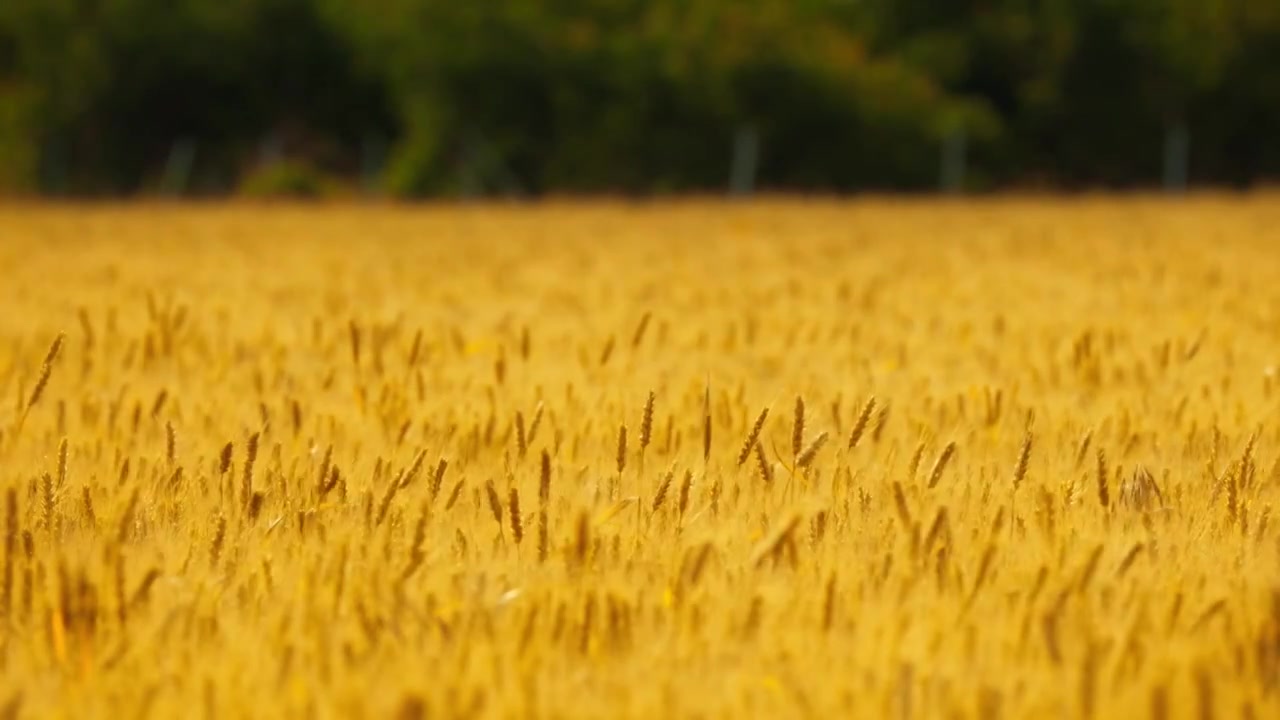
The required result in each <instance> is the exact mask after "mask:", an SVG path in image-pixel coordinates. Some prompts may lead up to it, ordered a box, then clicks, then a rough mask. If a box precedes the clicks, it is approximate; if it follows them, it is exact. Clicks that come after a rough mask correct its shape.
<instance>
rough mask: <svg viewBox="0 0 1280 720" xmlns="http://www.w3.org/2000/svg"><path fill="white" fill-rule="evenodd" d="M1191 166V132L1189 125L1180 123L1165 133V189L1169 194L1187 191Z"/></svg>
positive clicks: (1166, 129) (1167, 129)
mask: <svg viewBox="0 0 1280 720" xmlns="http://www.w3.org/2000/svg"><path fill="white" fill-rule="evenodd" d="M1190 165H1191V132H1190V131H1189V130H1188V129H1187V124H1186V123H1185V122H1183V121H1178V122H1176V123H1174V124H1172V125H1169V126H1167V127H1166V128H1165V131H1164V189H1165V192H1168V193H1181V192H1185V191H1186V189H1187V176H1188V171H1189V168H1190Z"/></svg>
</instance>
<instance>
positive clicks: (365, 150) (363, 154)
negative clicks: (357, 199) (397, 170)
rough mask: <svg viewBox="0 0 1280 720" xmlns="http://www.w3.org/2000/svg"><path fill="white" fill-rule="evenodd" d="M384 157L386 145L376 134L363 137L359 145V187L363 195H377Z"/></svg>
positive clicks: (384, 161)
mask: <svg viewBox="0 0 1280 720" xmlns="http://www.w3.org/2000/svg"><path fill="white" fill-rule="evenodd" d="M386 156H387V145H386V142H385V141H383V139H382V137H381V136H379V135H376V134H368V135H365V136H364V141H363V142H362V143H361V144H360V185H361V187H362V188H363V189H364V193H365V195H372V196H376V195H378V194H379V189H380V187H381V179H382V168H383V165H385V163H386Z"/></svg>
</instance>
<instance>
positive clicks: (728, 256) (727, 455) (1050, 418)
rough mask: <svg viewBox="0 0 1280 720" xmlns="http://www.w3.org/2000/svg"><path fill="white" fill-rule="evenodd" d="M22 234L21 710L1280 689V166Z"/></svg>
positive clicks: (491, 711) (1198, 706)
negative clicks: (1226, 177)
mask: <svg viewBox="0 0 1280 720" xmlns="http://www.w3.org/2000/svg"><path fill="white" fill-rule="evenodd" d="M0 268H3V275H2V276H0V301H3V309H2V310H0V398H3V404H2V405H0V523H3V537H4V550H3V558H2V562H3V577H2V578H0V582H2V585H0V718H14V717H22V718H28V717H31V718H35V717H75V718H82V717H112V718H116V717H120V718H132V717H154V718H176V717H207V718H214V717H218V718H225V717H263V718H268V717H271V718H274V717H315V718H340V717H341V718H346V717H400V718H414V717H432V718H437V717H444V718H454V717H529V718H587V717H590V718H626V717H644V718H663V717H697V718H713V717H732V718H738V717H768V718H787V717H812V718H831V717H851V718H881V717H884V718H902V719H905V718H933V717H944V718H952V717H955V718H967V717H973V718H977V717H982V718H995V717H1003V718H1042V717H1043V718H1087V717H1092V716H1096V717H1116V718H1131V717H1170V718H1177V717H1193V716H1195V717H1202V718H1208V717H1253V718H1269V717H1280V687H1278V684H1280V519H1273V518H1272V517H1271V516H1272V514H1273V508H1274V507H1275V506H1280V407H1278V406H1277V405H1278V403H1277V401H1278V400H1280V389H1278V388H1277V384H1278V383H1280V378H1278V377H1277V376H1278V374H1280V199H1278V198H1277V197H1275V196H1273V195H1265V194H1263V195H1256V196H1250V197H1234V198H1233V197H1198V198H1192V199H1189V200H1183V201H1165V200H1158V199H1144V198H1131V199H1105V198H1080V199H1070V200H1033V199H1022V200H978V201H969V202H960V201H955V202H938V201H935V202H925V201H911V202H907V201H890V200H865V201H858V202H846V203H840V202H835V201H811V202H799V201H780V200H779V201H760V202H757V203H753V204H733V203H715V202H683V203H657V204H647V205H646V204H642V205H624V204H609V203H596V204H568V203H564V204H554V203H553V204H547V205H542V206H533V207H518V206H510V207H503V206H488V205H485V206H460V207H452V208H450V207H431V208H425V209H411V208H394V207H367V208H360V207H331V208H311V209H308V208H295V207H253V206H216V205H211V206H190V207H181V206H153V207H147V206H138V207H129V208H125V207H113V206H98V207H92V206H88V207H41V206H36V207H23V206H10V207H7V208H2V209H0ZM60 333H61V335H60ZM59 337H61V338H62V339H61V340H60V341H59V340H56V338H59ZM51 346H52V351H51ZM801 402H802V403H803V425H802V427H800V428H797V418H796V416H797V411H798V410H799V407H798V405H799V404H800V403H801ZM649 403H651V405H649ZM647 405H648V409H646V406H647ZM765 411H767V417H765V418H764V420H763V425H762V426H761V427H759V428H758V433H757V430H753V428H754V427H756V425H757V418H758V417H761V416H762V415H763V413H764V412H765ZM753 439H754V441H753Z"/></svg>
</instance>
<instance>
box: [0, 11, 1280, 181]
mask: <svg viewBox="0 0 1280 720" xmlns="http://www.w3.org/2000/svg"><path fill="white" fill-rule="evenodd" d="M1277 67H1280V4H1277V3H1274V2H1272V1H1271V0H1078V1H1077V0H1040V1H1038V2H1032V1H1030V0H962V1H956V2H948V3H936V2H926V1H925V0H858V1H856V2H855V1H848V0H845V1H840V0H485V1H484V2H466V3H460V2H454V1H452V0H450V1H448V2H445V1H434V0H361V1H359V2H357V1H356V0H5V1H4V2H3V3H0V188H2V189H4V190H7V191H9V192H42V193H54V194H77V195H81V194H92V195H116V194H124V193H135V192H149V193H156V192H184V193H222V192H226V191H228V190H232V189H235V188H237V187H244V186H246V185H247V187H245V191H246V192H253V193H273V192H291V191H293V190H294V189H296V188H297V187H303V188H304V189H305V190H306V191H307V193H310V192H312V190H314V188H316V187H325V188H330V187H334V186H335V183H334V182H333V181H334V180H341V181H342V182H341V183H338V185H342V186H345V187H348V188H351V189H362V190H364V191H378V192H391V193H394V194H397V195H406V196H421V195H431V194H440V193H464V194H488V193H499V194H522V195H529V194H544V193H550V192H584V191H589V192H668V191H690V190H693V191H705V190H716V189H720V188H723V187H724V186H725V185H726V184H727V183H728V178H729V174H730V170H729V168H730V165H731V157H732V155H733V152H732V148H733V145H734V138H735V137H739V138H741V137H749V136H750V134H751V133H753V132H754V133H755V134H756V135H755V136H756V137H758V138H759V147H760V156H759V163H758V168H757V173H756V176H757V178H758V183H759V185H760V186H762V187H766V188H770V189H789V190H815V189H820V190H839V191H847V190H858V189H881V190H918V189H929V188H934V187H936V186H937V184H938V182H939V165H940V158H941V157H942V156H943V155H944V152H943V148H944V147H945V146H947V144H948V138H951V140H950V143H951V144H952V146H953V147H955V146H956V145H957V144H958V143H959V142H960V140H959V138H961V137H963V139H964V140H963V141H964V143H965V146H966V155H967V168H968V171H967V173H965V176H964V177H965V184H966V185H968V186H970V187H972V188H990V187H1009V186H1016V187H1026V186H1043V185H1046V184H1048V185H1053V186H1063V187H1080V186H1107V187H1125V186H1135V185H1145V184H1153V183H1158V182H1159V181H1160V178H1161V172H1162V157H1163V156H1164V155H1163V153H1164V152H1165V147H1166V145H1167V144H1168V142H1169V139H1170V138H1176V137H1178V135H1179V134H1180V133H1182V132H1184V131H1185V132H1186V133H1187V135H1188V136H1189V138H1190V155H1189V157H1190V163H1189V167H1190V181H1191V182H1192V183H1201V184H1209V183H1211V184H1246V183H1252V182H1257V181H1259V180H1265V179H1267V178H1268V177H1270V178H1275V177H1277V176H1280V144H1277V143H1276V142H1275V140H1274V134H1275V129H1276V128H1278V127H1280V74H1278V73H1276V72H1275V68H1277ZM277 164H284V165H285V167H284V169H283V170H281V171H273V170H271V168H273V167H274V166H275V165H277ZM308 174H311V175H314V177H310V178H308V177H305V176H306V175H308ZM273 183H274V184H273ZM277 186H278V187H277Z"/></svg>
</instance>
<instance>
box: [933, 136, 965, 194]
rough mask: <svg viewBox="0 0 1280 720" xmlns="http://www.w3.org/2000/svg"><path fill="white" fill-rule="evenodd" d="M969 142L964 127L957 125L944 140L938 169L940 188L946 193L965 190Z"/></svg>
mask: <svg viewBox="0 0 1280 720" xmlns="http://www.w3.org/2000/svg"><path fill="white" fill-rule="evenodd" d="M968 144H969V140H968V138H967V137H966V136H965V132H964V126H963V125H955V126H953V127H952V128H951V129H950V130H948V131H947V134H946V136H945V137H944V138H943V139H942V157H941V162H940V167H939V169H938V186H939V187H940V188H941V189H942V191H943V192H946V193H958V192H960V191H962V190H964V175H965V170H966V168H965V165H966V163H967V158H966V155H967V154H968Z"/></svg>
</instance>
